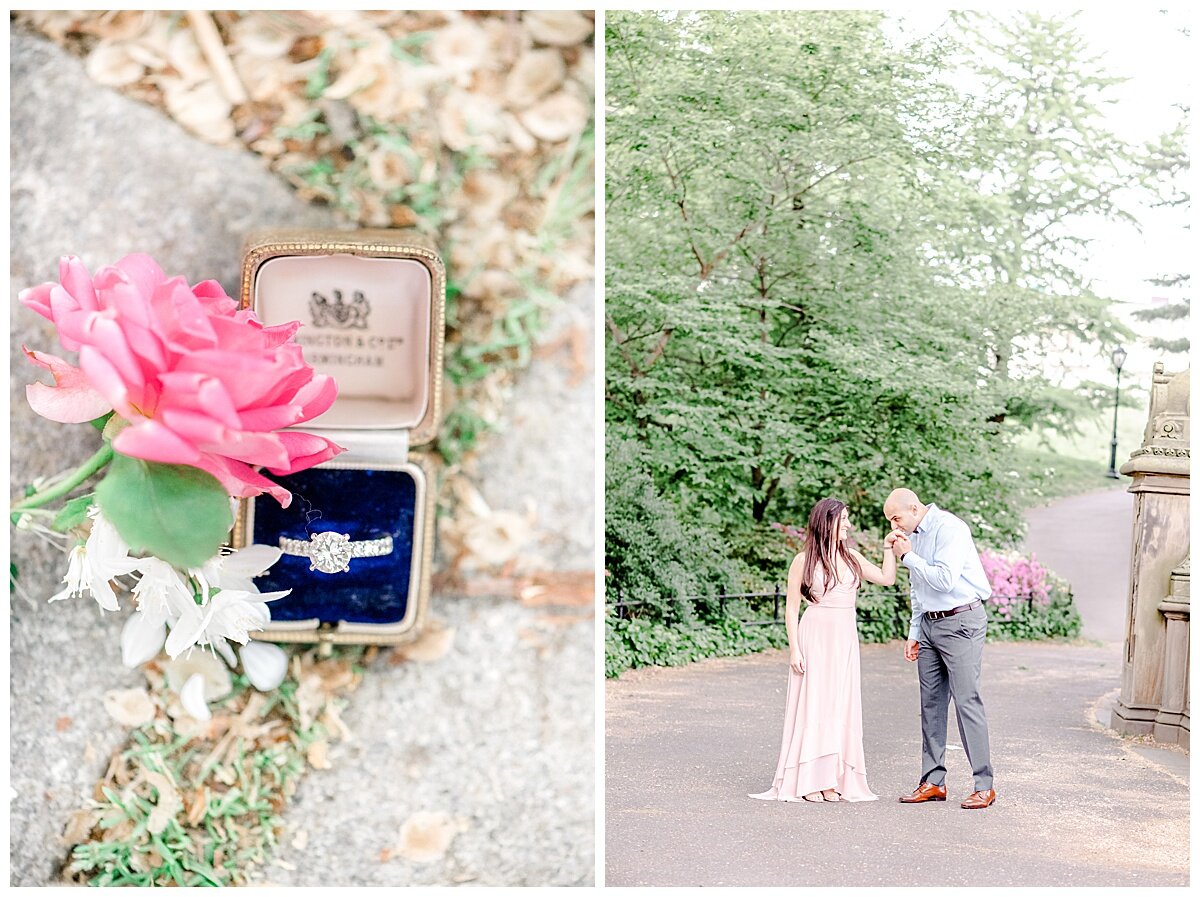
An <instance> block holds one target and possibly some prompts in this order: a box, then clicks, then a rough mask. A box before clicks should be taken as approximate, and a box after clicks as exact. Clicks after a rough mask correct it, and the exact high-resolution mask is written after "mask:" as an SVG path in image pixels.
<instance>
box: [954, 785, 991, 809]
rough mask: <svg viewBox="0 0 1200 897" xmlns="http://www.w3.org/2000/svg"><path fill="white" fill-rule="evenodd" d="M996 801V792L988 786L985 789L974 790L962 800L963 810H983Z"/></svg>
mask: <svg viewBox="0 0 1200 897" xmlns="http://www.w3.org/2000/svg"><path fill="white" fill-rule="evenodd" d="M995 802H996V792H995V791H994V790H993V789H991V788H989V789H988V790H987V791H975V792H973V793H972V794H971V796H970V797H968V798H967V799H966V800H964V801H963V802H962V808H963V809H964V810H985V809H987V808H988V807H990V806H991V805H992V804H994V803H995Z"/></svg>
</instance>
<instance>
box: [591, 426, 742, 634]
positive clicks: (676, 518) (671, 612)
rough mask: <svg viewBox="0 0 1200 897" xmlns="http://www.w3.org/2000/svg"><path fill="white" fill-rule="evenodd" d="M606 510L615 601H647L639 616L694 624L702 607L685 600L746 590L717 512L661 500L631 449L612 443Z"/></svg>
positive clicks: (606, 560) (607, 563) (611, 594)
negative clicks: (720, 534)
mask: <svg viewBox="0 0 1200 897" xmlns="http://www.w3.org/2000/svg"><path fill="white" fill-rule="evenodd" d="M604 513H605V521H604V531H605V532H604V552H605V557H604V567H605V570H606V572H607V574H608V578H607V582H606V586H605V591H606V592H607V594H608V596H609V601H615V600H616V599H617V598H620V599H622V600H624V601H628V602H646V604H645V605H643V606H641V607H638V608H636V610H635V613H636V614H637V615H642V616H647V617H649V618H651V619H667V620H671V621H676V622H683V623H690V622H692V621H694V620H695V619H696V613H697V609H696V608H695V607H694V606H693V604H692V603H691V602H685V601H683V600H681V599H682V597H683V596H703V595H716V594H717V593H718V592H721V591H736V590H737V588H738V587H740V585H741V581H742V577H741V575H740V573H739V572H738V571H740V567H739V566H738V565H736V564H732V563H731V562H730V560H729V558H728V554H727V551H726V547H725V545H724V544H723V543H722V541H721V540H720V538H719V537H718V536H717V535H716V532H717V530H718V529H719V526H718V525H717V523H716V521H715V519H712V517H711V513H706V512H705V511H704V509H703V508H699V507H697V508H693V509H691V510H683V509H681V508H679V507H678V506H677V505H676V504H675V503H674V502H673V501H670V500H668V499H666V498H664V497H663V496H662V495H660V494H659V492H658V490H657V488H656V487H655V485H654V482H653V480H652V479H651V478H650V475H649V474H648V473H646V471H645V470H644V469H642V466H641V463H640V460H639V458H638V457H637V454H636V452H635V451H634V449H633V447H632V446H631V445H629V444H622V445H619V446H615V447H614V446H610V453H609V456H608V458H607V459H606V462H605V512H604ZM709 610H710V608H708V607H706V606H702V607H701V608H700V612H701V613H704V612H706V611H709Z"/></svg>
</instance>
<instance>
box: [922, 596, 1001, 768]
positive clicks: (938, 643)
mask: <svg viewBox="0 0 1200 897" xmlns="http://www.w3.org/2000/svg"><path fill="white" fill-rule="evenodd" d="M986 635H987V613H986V612H985V611H984V609H983V606H982V605H980V606H979V607H977V608H974V609H973V610H968V611H964V612H963V613H961V614H955V615H954V616H952V617H943V618H942V619H940V620H931V619H929V618H928V617H922V618H921V633H920V637H919V639H918V641H919V642H920V645H921V649H920V651H919V652H918V653H917V676H918V677H919V678H920V680H921V781H922V782H929V783H930V784H931V785H944V784H946V716H947V713H948V712H949V709H950V699H951V698H954V712H955V715H956V716H957V717H958V734H959V735H960V736H961V737H962V743H963V749H964V750H965V751H966V752H967V762H969V763H970V764H971V772H972V774H973V775H974V776H975V790H976V791H987V790H988V789H990V788H991V787H992V759H991V751H990V749H989V747H988V726H987V714H986V713H984V710H983V699H982V698H981V697H980V696H979V673H980V665H981V662H982V660H983V641H984V636H986Z"/></svg>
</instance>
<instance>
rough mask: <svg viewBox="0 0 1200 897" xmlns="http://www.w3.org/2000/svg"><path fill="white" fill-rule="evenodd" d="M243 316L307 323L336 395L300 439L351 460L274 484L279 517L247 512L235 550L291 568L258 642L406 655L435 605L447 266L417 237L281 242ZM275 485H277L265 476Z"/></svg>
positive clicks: (267, 250) (395, 234)
mask: <svg viewBox="0 0 1200 897" xmlns="http://www.w3.org/2000/svg"><path fill="white" fill-rule="evenodd" d="M241 303H242V306H243V307H249V308H253V309H254V310H255V312H256V313H257V314H258V317H259V318H260V319H261V320H262V321H263V323H264V324H267V325H275V324H283V323H286V322H288V321H296V320H298V321H300V322H301V324H302V326H301V328H300V330H299V332H298V333H297V334H296V341H297V342H298V343H299V344H300V345H301V346H302V347H303V348H304V358H305V360H306V361H307V362H308V363H309V364H311V365H312V366H313V367H314V368H315V369H316V370H317V371H318V372H320V373H325V374H330V375H332V376H333V377H334V379H335V380H336V381H337V385H338V396H337V399H336V400H335V401H334V403H333V405H332V406H331V407H330V408H329V410H328V411H326V412H325V413H324V414H322V415H320V416H319V417H316V418H314V419H312V420H310V421H307V422H306V423H304V424H303V425H301V426H300V427H298V429H302V430H304V431H305V432H312V433H316V434H318V435H321V436H324V437H326V438H328V439H332V440H333V441H334V442H336V443H338V444H339V445H341V446H344V447H345V448H346V451H345V452H343V453H342V454H340V455H338V456H337V457H336V458H333V459H332V460H330V461H327V462H326V463H324V464H321V465H318V466H317V467H313V468H310V469H309V470H304V471H300V472H299V473H295V474H292V475H290V476H282V477H272V478H273V479H275V480H277V481H278V482H279V483H280V484H281V485H283V486H284V487H285V488H287V489H288V490H290V491H291V493H292V502H291V505H290V506H289V507H287V508H281V507H280V506H279V503H278V502H277V501H275V499H273V498H271V497H270V496H267V495H262V496H258V497H257V498H251V499H244V500H242V502H241V505H240V509H239V512H238V517H237V522H236V523H235V525H234V530H233V537H232V544H233V546H234V547H236V548H240V547H243V546H245V545H249V544H252V543H258V544H263V545H271V546H276V547H281V548H282V549H283V554H282V556H281V557H280V558H279V560H278V561H277V562H276V563H275V565H274V566H272V567H271V569H270V570H268V571H267V573H266V574H265V575H264V576H261V577H258V578H257V579H256V580H255V582H256V584H257V585H258V587H259V589H260V590H261V591H263V592H268V591H276V590H282V589H291V590H292V592H291V594H290V595H288V596H286V597H284V598H281V599H279V600H277V601H273V602H272V603H271V605H270V607H271V625H270V626H269V627H268V628H267V629H266V630H264V631H263V632H261V633H256V634H255V637H256V638H261V639H266V640H269V641H279V642H317V641H328V642H340V643H351V644H398V643H401V642H405V641H408V640H410V639H412V638H415V637H416V636H417V635H418V634H419V632H420V629H421V626H422V623H423V621H424V618H425V614H426V609H427V606H428V603H429V590H430V567H431V564H432V553H433V531H434V486H435V476H434V473H435V471H434V468H433V462H432V460H431V459H430V458H429V457H427V456H426V455H425V454H424V453H422V452H421V451H419V450H415V449H417V448H418V447H420V446H424V445H427V444H428V443H430V442H432V441H433V439H434V438H435V437H436V436H437V431H438V425H439V422H440V420H441V387H442V351H443V344H444V317H445V306H446V274H445V268H444V267H443V265H442V262H441V260H440V259H439V258H438V255H437V253H436V252H435V251H434V249H433V247H432V245H431V244H430V243H429V241H428V240H426V239H424V238H423V237H422V236H420V235H418V234H413V233H409V232H407V231H387V230H358V231H319V232H309V231H269V232H262V233H254V234H251V235H249V237H247V239H246V243H245V248H244V251H243V256H242V295H241ZM268 475H269V474H268Z"/></svg>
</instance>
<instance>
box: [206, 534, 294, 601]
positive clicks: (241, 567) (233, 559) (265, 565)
mask: <svg viewBox="0 0 1200 897" xmlns="http://www.w3.org/2000/svg"><path fill="white" fill-rule="evenodd" d="M281 554H283V552H282V551H280V550H279V549H278V548H275V547H272V546H270V545H247V546H246V547H245V548H243V549H242V550H241V551H235V552H232V553H230V554H218V555H217V556H216V557H213V558H210V559H209V560H208V561H206V562H205V563H204V566H202V567H200V568H199V569H196V568H193V569H191V570H189V571H188V572H189V573H190V574H191V575H192V576H194V577H196V578H197V579H198V580H200V583H201V585H202V587H203V591H204V593H205V594H207V593H208V591H209V589H214V588H215V589H237V590H239V591H243V592H257V591H258V586H256V585H255V584H254V577H256V576H261V575H262V574H264V573H266V572H267V570H269V569H270V568H271V565H273V564H274V563H275V562H276V561H277V560H279V556H280V555H281Z"/></svg>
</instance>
